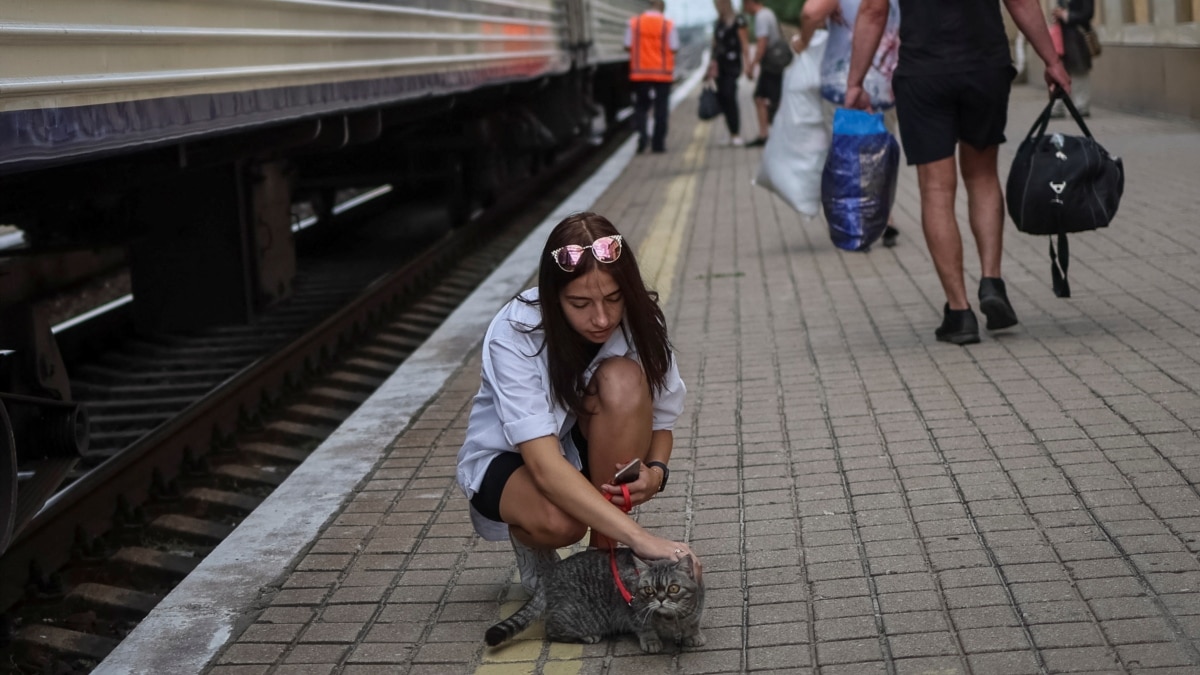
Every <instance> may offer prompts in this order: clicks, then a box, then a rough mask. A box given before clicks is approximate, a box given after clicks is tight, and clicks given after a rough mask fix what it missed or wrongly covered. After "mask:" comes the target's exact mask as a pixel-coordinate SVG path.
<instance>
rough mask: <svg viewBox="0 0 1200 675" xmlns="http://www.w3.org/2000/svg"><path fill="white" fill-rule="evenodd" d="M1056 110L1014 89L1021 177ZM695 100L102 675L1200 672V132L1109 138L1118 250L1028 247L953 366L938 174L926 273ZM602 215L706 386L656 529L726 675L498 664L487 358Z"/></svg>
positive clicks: (1120, 131) (515, 263)
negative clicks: (1059, 294)
mask: <svg viewBox="0 0 1200 675" xmlns="http://www.w3.org/2000/svg"><path fill="white" fill-rule="evenodd" d="M750 88H751V87H750V86H748V84H747V82H746V81H743V82H742V84H741V90H742V91H741V93H742V96H743V134H744V136H746V137H747V138H751V137H753V135H754V127H755V123H754V118H753V114H752V109H751V107H750V102H749V98H748V96H749V91H750ZM1043 97H1044V94H1042V93H1040V92H1039V91H1037V90H1036V89H1034V88H1032V87H1025V86H1018V87H1016V88H1015V89H1014V92H1013V97H1012V103H1011V110H1010V116H1009V143H1007V144H1006V145H1004V146H1003V149H1002V155H1001V177H1002V180H1003V177H1004V176H1006V175H1007V170H1008V164H1009V162H1010V161H1011V156H1012V153H1013V152H1014V151H1015V149H1016V145H1017V142H1018V141H1019V140H1020V138H1021V137H1023V136H1024V134H1025V132H1026V130H1027V129H1028V128H1029V125H1030V124H1031V123H1032V121H1033V119H1034V117H1035V116H1036V115H1037V113H1038V112H1039V111H1040V109H1041V106H1042V105H1043V102H1044V98H1043ZM695 103H696V101H695V93H694V92H693V93H692V94H691V95H690V97H688V98H686V99H685V100H683V102H682V104H681V105H680V106H679V107H677V108H676V110H675V112H674V113H673V116H672V119H671V129H670V136H669V140H668V152H667V153H666V154H646V155H635V154H634V151H633V145H632V141H631V142H630V144H628V145H626V146H625V147H623V148H622V150H621V151H619V152H618V153H617V155H616V156H615V157H614V158H613V159H612V160H610V162H609V163H608V164H607V165H605V167H604V168H603V169H601V171H600V173H599V174H597V176H596V177H595V178H593V179H592V181H590V182H589V183H588V184H587V185H585V186H584V187H583V188H581V191H580V192H579V193H577V194H576V195H574V196H573V197H572V198H571V199H569V200H568V202H567V203H564V205H563V207H562V209H560V211H559V212H558V213H556V214H554V215H552V216H551V218H549V219H548V221H547V223H548V224H546V225H543V227H542V228H541V229H539V230H538V231H537V232H535V233H534V234H533V235H532V236H531V237H530V239H529V240H528V241H526V242H525V244H524V245H522V247H521V248H520V249H519V250H518V251H517V252H515V253H514V254H513V257H512V258H510V259H509V260H508V261H506V262H505V264H504V265H503V266H502V267H501V268H500V269H499V270H498V271H497V272H496V274H495V275H494V276H493V277H492V278H491V279H490V280H489V281H488V282H487V283H485V284H484V286H483V287H482V288H481V289H480V290H479V291H478V292H477V293H476V294H475V295H473V296H472V297H471V299H470V300H468V302H467V304H465V305H464V306H463V307H462V308H461V309H460V310H459V311H458V312H456V313H455V315H454V316H453V317H451V319H450V321H448V322H447V324H446V325H444V326H443V327H442V329H440V330H439V332H438V333H437V334H435V335H434V337H433V338H431V340H430V341H429V343H427V344H426V345H425V346H424V347H422V348H421V350H420V351H418V352H417V353H416V354H414V355H413V357H412V358H410V360H409V361H408V362H406V363H405V364H404V365H403V366H401V368H400V369H399V370H398V371H397V373H396V374H395V376H393V377H392V378H391V380H389V381H388V383H387V384H386V385H385V386H384V388H383V389H382V390H381V391H380V392H379V393H378V394H377V395H376V396H375V397H374V398H373V399H372V400H371V401H370V402H368V403H367V404H366V405H365V406H364V408H363V409H361V410H360V411H359V412H358V413H356V414H355V416H354V417H352V418H351V419H350V420H348V421H347V422H346V424H345V425H344V426H343V427H342V428H341V429H340V430H339V431H338V432H337V433H336V434H335V435H334V436H333V437H331V438H330V439H329V441H327V442H326V443H325V445H323V446H322V447H321V448H320V449H318V451H317V453H316V454H315V455H314V457H313V459H312V460H310V462H309V463H306V464H305V465H304V466H302V467H301V468H300V469H298V470H297V472H296V473H295V474H293V476H292V477H291V478H290V479H289V481H288V482H287V483H285V484H284V486H283V487H282V488H280V489H279V490H278V491H277V492H276V493H275V494H274V495H272V497H271V498H270V499H269V500H268V501H267V502H266V503H265V504H264V505H263V507H262V508H261V509H260V510H259V511H256V512H255V514H253V515H252V516H251V517H250V518H248V519H247V520H246V521H245V522H244V523H243V524H242V526H241V527H240V528H239V529H238V531H237V532H235V534H234V536H233V537H231V538H230V539H229V540H227V541H226V542H225V543H224V544H222V545H221V547H220V548H218V550H217V551H216V552H214V553H213V554H212V555H211V556H210V557H209V558H207V559H206V560H205V562H204V563H203V564H202V565H201V567H200V568H199V569H198V570H197V573H196V575H194V576H192V577H189V579H188V580H186V581H185V582H184V584H183V585H181V586H180V587H179V589H177V590H176V592H174V593H172V595H171V596H169V597H168V598H167V600H166V601H165V602H164V603H162V605H160V607H159V608H158V609H157V610H155V612H154V613H153V614H152V615H151V616H150V617H149V618H147V619H146V621H144V622H143V623H142V624H141V625H140V626H139V627H138V629H137V630H136V631H135V632H134V633H133V634H132V635H131V636H130V638H129V639H127V640H126V641H125V642H124V643H122V645H121V647H119V648H118V650H117V651H116V652H114V653H113V654H112V655H111V656H110V657H109V659H108V660H106V661H105V662H104V663H103V664H101V665H100V667H99V668H98V669H97V670H96V672H99V673H190V672H203V673H208V674H211V675H260V674H273V675H282V674H289V675H300V674H305V675H310V674H311V675H318V674H319V675H324V674H326V673H345V674H346V675H367V674H370V673H389V674H391V673H404V674H409V675H418V674H420V675H424V674H427V673H428V674H433V673H437V674H444V673H479V674H480V675H507V674H516V673H547V674H555V675H560V674H561V675H565V674H568V673H570V674H575V673H584V674H599V673H639V674H647V673H739V672H747V671H763V672H777V673H822V674H825V675H835V674H843V673H845V674H858V673H893V674H903V675H907V674H917V673H924V674H936V675H951V674H954V673H964V674H965V673H979V674H983V673H995V674H998V675H1019V674H1024V673H1057V672H1088V673H1164V674H1165V673H1180V674H1183V673H1196V672H1200V562H1198V561H1197V552H1198V551H1200V491H1198V489H1197V485H1198V483H1200V438H1198V436H1197V432H1198V430H1200V334H1198V333H1200V262H1198V257H1197V253H1198V251H1200V228H1197V227H1196V225H1195V223H1196V220H1197V215H1196V212H1197V209H1198V207H1200V199H1198V193H1197V185H1198V183H1197V176H1200V128H1197V127H1195V126H1194V125H1188V124H1186V123H1179V122H1173V121H1166V120H1158V119H1150V118H1145V117H1135V116H1130V115H1125V114H1120V113H1116V112H1112V111H1107V110H1104V109H1095V110H1093V116H1092V117H1091V118H1090V119H1089V120H1088V123H1089V125H1090V126H1091V128H1092V130H1093V132H1094V134H1095V135H1096V137H1097V139H1098V140H1099V141H1100V142H1101V143H1103V144H1104V145H1105V146H1106V147H1107V148H1109V150H1111V151H1112V152H1114V153H1115V154H1117V155H1119V156H1121V157H1122V158H1123V159H1124V162H1125V167H1126V171H1127V183H1126V191H1125V197H1124V200H1123V202H1122V204H1121V209H1120V212H1119V214H1118V216H1117V218H1116V220H1115V222H1114V223H1113V224H1112V226H1111V227H1109V228H1108V229H1106V230H1103V231H1099V232H1092V233H1085V234H1081V235H1076V236H1072V239H1071V248H1072V259H1071V267H1070V275H1071V281H1072V286H1073V292H1074V297H1072V298H1070V299H1059V298H1056V297H1055V296H1054V294H1053V292H1052V290H1051V287H1050V269H1049V267H1050V264H1049V260H1048V255H1047V251H1046V240H1045V238H1035V237H1029V236H1026V235H1023V234H1020V233H1018V232H1016V230H1015V228H1013V227H1012V226H1011V225H1009V229H1008V230H1007V232H1006V241H1005V258H1004V276H1005V278H1006V280H1007V283H1008V288H1009V293H1010V296H1011V298H1012V301H1013V305H1014V307H1015V309H1016V312H1017V314H1018V316H1019V317H1020V321H1021V323H1020V325H1019V326H1017V327H1016V328H1014V329H1011V330H1008V331H1005V332H1003V333H999V334H996V335H988V334H986V332H985V334H984V335H983V342H982V343H981V344H977V345H971V346H968V347H958V346H954V345H949V344H943V343H939V342H936V341H935V340H934V335H933V330H934V328H935V327H936V326H937V325H938V323H939V322H940V319H941V308H942V303H943V296H942V293H941V289H940V286H939V284H938V281H937V278H936V276H935V274H934V269H933V264H932V262H931V260H930V257H929V254H928V251H927V250H926V247H925V244H924V240H923V237H922V234H921V228H920V205H919V199H918V194H917V188H916V173H915V171H914V169H912V168H911V167H904V166H902V168H901V173H900V176H901V179H900V188H899V191H898V195H897V203H896V207H895V219H896V222H897V226H898V227H899V229H900V230H901V235H900V238H899V243H898V245H897V246H896V247H894V248H882V247H878V246H877V247H876V248H875V249H874V250H871V251H870V252H867V253H847V252H842V251H839V250H837V249H835V248H834V247H833V245H832V244H831V243H830V241H829V237H828V234H827V231H826V226H825V224H824V222H823V221H822V220H821V219H819V218H818V219H815V220H811V221H810V220H806V219H804V218H802V217H801V216H799V215H798V214H796V213H795V212H793V211H792V210H791V209H790V208H789V207H788V206H787V205H786V204H785V203H784V202H783V201H782V200H781V199H779V198H777V197H776V196H774V195H772V194H770V193H768V192H766V191H765V190H763V189H761V188H759V187H755V186H754V185H752V184H751V179H752V178H753V177H754V176H755V174H756V173H757V168H758V164H759V160H760V157H761V151H760V150H757V149H744V148H737V147H729V146H727V145H724V144H723V142H724V140H725V139H726V133H725V130H724V128H723V124H722V122H721V121H720V120H717V121H715V122H709V123H703V122H698V121H697V119H696V115H695ZM1054 124H1055V128H1059V127H1061V128H1062V129H1064V130H1067V129H1069V128H1070V127H1068V126H1067V124H1066V123H1065V122H1055V123H1054ZM959 193H960V194H959V197H960V201H959V219H960V224H961V227H962V229H963V233H964V242H965V244H966V247H967V249H966V252H965V253H966V255H965V259H966V265H967V270H968V288H969V289H974V288H975V287H976V285H977V282H978V275H979V269H978V258H977V256H976V255H975V254H974V251H973V249H972V247H971V242H972V241H973V240H972V239H971V237H970V234H969V231H968V228H967V218H966V209H967V205H966V200H965V197H964V195H963V194H962V190H961V188H960V191H959ZM583 209H588V210H594V211H597V212H599V213H602V214H604V215H606V216H607V217H608V218H609V219H611V220H612V221H613V222H614V223H615V224H616V225H617V227H618V228H619V229H620V230H621V231H622V232H623V233H624V234H625V235H626V236H627V238H628V239H629V241H630V242H632V244H633V246H634V247H635V251H636V252H637V254H638V257H639V260H640V262H641V264H642V268H643V273H644V275H645V276H646V278H647V279H648V282H649V283H650V285H652V286H653V287H654V288H656V289H657V290H658V291H659V293H660V295H661V298H662V301H663V304H664V309H665V312H666V316H667V318H668V322H669V329H670V334H671V339H672V341H673V342H674V345H675V347H676V353H677V356H678V361H679V365H680V369H681V372H682V375H683V378H684V380H685V382H686V383H687V385H688V400H687V405H686V409H685V412H684V414H683V416H682V417H681V418H680V420H679V423H678V425H677V427H676V429H675V450H674V454H673V457H672V460H671V469H672V474H671V482H670V485H669V487H668V489H667V491H666V492H665V493H663V494H662V495H661V496H660V497H658V498H656V499H654V500H652V501H651V502H649V503H647V504H646V505H643V506H642V507H639V509H637V510H636V511H635V515H636V517H637V518H638V519H639V521H640V522H641V523H642V524H643V525H645V526H646V527H648V528H651V529H652V530H653V531H654V532H656V533H660V534H662V535H663V536H666V537H671V538H678V539H682V540H686V541H688V542H689V543H690V544H691V545H692V546H693V548H694V550H695V551H696V552H697V553H698V554H699V555H700V556H701V557H702V559H703V561H704V565H705V582H706V587H707V600H706V606H705V611H704V619H703V628H704V633H705V635H706V638H707V644H706V645H705V646H704V647H702V648H698V649H688V650H683V651H669V652H668V653H665V654H662V655H644V654H642V653H641V652H640V650H639V649H638V646H637V643H636V640H635V639H634V638H632V637H631V636H626V637H622V638H618V639H613V640H611V641H607V642H603V643H600V644H597V645H586V646H585V645H571V644H552V643H549V642H546V641H545V640H544V639H543V638H542V636H541V635H540V634H538V633H537V631H536V629H534V630H531V631H529V632H527V633H526V634H523V635H522V636H520V637H521V639H519V640H517V641H516V642H514V643H511V644H510V645H508V646H504V647H501V648H496V649H491V648H486V647H485V645H484V641H483V635H484V631H485V629H486V628H487V627H488V626H489V625H490V624H492V623H493V622H495V621H497V620H499V619H500V618H501V617H502V616H504V615H506V614H507V613H509V612H511V611H512V610H513V609H515V607H517V606H519V604H520V603H521V602H522V601H523V599H524V598H525V594H524V591H522V590H521V588H520V586H519V584H518V583H516V582H517V576H516V567H515V562H514V559H513V555H512V552H511V550H510V548H509V545H508V543H507V542H503V543H489V542H485V541H483V540H481V539H479V538H478V537H476V536H475V535H474V532H473V530H472V528H471V525H470V522H469V519H468V515H467V503H466V500H465V499H464V498H463V496H462V494H461V493H460V491H459V489H458V487H457V485H456V484H455V480H454V467H455V454H456V452H457V450H458V447H459V445H460V443H461V442H462V440H463V437H464V432H465V428H466V420H467V415H468V412H469V410H470V404H471V398H472V396H473V395H474V393H475V391H476V389H477V387H478V385H479V368H480V360H479V345H480V340H481V338H482V336H483V331H484V328H485V327H486V325H487V323H488V321H489V320H490V319H491V317H492V316H493V314H494V312H495V311H496V309H498V308H499V307H500V306H501V305H502V304H503V303H504V302H505V301H506V300H507V299H509V298H510V297H511V296H512V295H513V294H514V293H515V292H517V291H519V290H521V289H522V288H524V287H527V286H530V285H532V278H533V275H534V272H535V268H536V265H537V257H538V255H539V253H540V250H541V246H542V242H543V241H544V239H545V235H546V233H547V232H548V231H549V227H552V226H553V224H554V223H556V222H557V221H558V220H559V219H561V217H563V216H564V215H566V214H567V213H570V212H572V211H577V210H583Z"/></svg>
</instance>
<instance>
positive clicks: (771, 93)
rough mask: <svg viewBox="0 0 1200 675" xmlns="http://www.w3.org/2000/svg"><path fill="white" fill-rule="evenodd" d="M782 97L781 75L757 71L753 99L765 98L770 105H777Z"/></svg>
mask: <svg viewBox="0 0 1200 675" xmlns="http://www.w3.org/2000/svg"><path fill="white" fill-rule="evenodd" d="M782 97H783V73H767V72H763V71H762V70H759V71H758V82H757V83H756V84H755V85H754V98H765V99H767V100H768V101H770V102H771V105H779V99H780V98H782Z"/></svg>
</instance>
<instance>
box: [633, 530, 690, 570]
mask: <svg viewBox="0 0 1200 675" xmlns="http://www.w3.org/2000/svg"><path fill="white" fill-rule="evenodd" d="M646 537H647V538H646V540H645V541H638V542H634V543H633V545H631V546H630V548H632V549H633V552H634V554H635V555H637V557H639V558H641V559H642V560H682V559H683V557H684V556H691V558H692V569H693V571H694V572H695V574H696V581H700V580H701V578H702V576H703V573H704V569H703V565H701V564H700V558H699V557H697V556H696V554H695V553H694V552H693V551H692V549H691V547H690V546H688V545H687V544H685V543H683V542H681V541H671V540H670V539H663V538H662V537H656V536H654V535H652V534H650V533H648V532H647V533H646Z"/></svg>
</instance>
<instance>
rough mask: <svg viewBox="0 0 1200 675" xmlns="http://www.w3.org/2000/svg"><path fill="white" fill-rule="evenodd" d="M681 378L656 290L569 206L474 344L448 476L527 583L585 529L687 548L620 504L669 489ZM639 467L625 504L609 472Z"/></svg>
mask: <svg viewBox="0 0 1200 675" xmlns="http://www.w3.org/2000/svg"><path fill="white" fill-rule="evenodd" d="M684 392H685V389H684V385H683V381H682V380H681V379H680V377H679V371H678V368H677V367H676V364H675V358H674V355H673V353H672V351H671V345H670V342H669V341H668V339H667V329H666V322H665V320H664V318H663V313H662V310H661V309H660V308H659V306H658V302H657V294H655V293H653V292H651V291H649V290H647V289H646V286H645V283H644V282H643V281H642V276H641V272H640V271H639V270H638V266H637V261H636V260H635V258H634V255H633V251H632V250H631V249H630V248H629V247H628V245H627V243H626V242H625V241H623V239H622V237H621V234H620V233H619V232H617V229H616V228H615V227H613V225H612V223H610V222H609V221H608V220H607V219H605V218H604V217H603V216H599V215H596V214H594V213H581V214H575V215H572V216H569V217H568V218H566V219H565V220H563V221H562V222H561V223H559V224H558V225H557V226H556V227H555V228H554V230H553V231H552V232H551V233H550V236H549V238H548V239H547V241H546V245H545V249H544V251H543V253H542V256H541V262H540V265H539V268H538V284H537V288H532V289H529V290H527V291H525V292H523V293H521V294H520V295H518V296H517V297H516V298H514V299H513V300H511V301H510V302H509V303H508V304H507V305H505V306H504V307H503V308H502V309H501V310H500V312H499V313H498V314H497V315H496V317H495V318H494V319H493V320H492V323H491V325H490V326H489V327H488V330H487V334H486V336H485V337H484V341H483V368H482V384H481V385H480V388H479V393H478V394H476V396H475V400H474V404H473V406H472V409H471V415H470V420H469V422H468V427H467V436H466V441H465V442H464V444H463V446H462V449H461V450H460V451H459V453H458V482H459V485H460V486H461V487H462V489H463V491H464V493H465V494H466V495H467V498H468V499H469V500H470V504H471V520H472V522H473V523H474V525H475V530H476V531H477V532H478V533H479V534H480V536H482V537H483V538H485V539H489V540H492V541H498V540H502V539H504V537H505V535H506V534H507V536H508V538H509V539H510V540H511V542H512V546H513V550H514V552H515V553H516V557H517V567H518V569H519V570H520V573H521V584H522V585H523V586H524V587H525V588H526V589H527V590H529V591H531V592H532V591H533V590H534V589H536V588H537V585H538V578H539V576H540V574H543V573H544V572H545V570H546V569H547V568H546V566H547V565H552V564H554V563H555V562H557V560H558V557H557V555H556V553H555V549H557V548H560V547H563V546H569V545H571V544H573V543H575V542H577V541H579V540H580V539H582V538H583V536H584V535H585V533H586V532H587V530H588V529H589V528H590V529H591V532H592V536H591V541H590V544H591V545H592V546H597V547H608V546H609V545H610V544H611V543H613V542H616V543H621V544H625V545H626V546H629V547H630V548H632V549H633V552H634V553H635V554H637V555H638V556H639V557H641V558H644V559H646V560H656V559H679V558H681V557H682V556H685V555H692V553H691V549H690V548H689V547H688V546H687V545H686V544H684V543H681V542H675V541H670V540H667V539H663V538H662V537H657V536H654V535H652V534H650V533H649V532H647V531H646V530H645V529H643V528H642V527H641V526H640V525H638V523H637V522H636V521H634V520H633V519H632V518H630V517H629V516H628V515H627V514H626V513H625V512H626V511H628V510H629V508H631V507H633V506H636V505H638V504H642V503H644V502H646V501H649V500H650V499H653V498H654V497H655V495H657V494H658V493H659V492H660V491H661V490H663V489H664V488H666V486H667V478H668V475H669V469H668V464H669V462H670V459H671V446H672V434H671V428H672V426H673V425H674V423H675V420H676V418H677V417H678V416H679V414H680V412H681V411H682V409H683V399H684ZM633 459H640V460H641V469H640V471H639V473H638V475H637V477H636V479H635V480H633V481H632V482H630V483H627V484H625V485H624V486H623V487H626V488H628V490H629V500H628V502H629V503H627V502H626V498H625V496H624V493H623V491H622V489H621V488H622V486H617V485H613V477H614V473H615V472H616V470H617V469H618V468H620V467H623V466H625V465H626V464H627V463H629V462H630V461H631V460H633Z"/></svg>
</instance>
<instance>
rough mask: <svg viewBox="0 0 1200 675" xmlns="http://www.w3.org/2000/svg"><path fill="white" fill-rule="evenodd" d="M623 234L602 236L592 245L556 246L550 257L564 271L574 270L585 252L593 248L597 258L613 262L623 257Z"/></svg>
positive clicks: (603, 261) (601, 260)
mask: <svg viewBox="0 0 1200 675" xmlns="http://www.w3.org/2000/svg"><path fill="white" fill-rule="evenodd" d="M621 248H622V246H621V235H619V234H612V235H609V236H607V237H600V238H599V239H597V240H596V241H593V242H592V243H591V245H590V246H580V245H579V244H567V245H566V246H563V247H562V248H556V249H554V250H553V251H550V257H551V258H552V259H553V260H554V262H555V264H557V265H558V268H559V269H560V270H562V271H564V272H574V271H575V268H576V267H578V266H579V260H580V259H581V258H583V252H584V251H586V250H588V249H591V250H592V255H593V256H595V257H596V260H598V261H600V262H602V263H605V264H607V263H613V262H616V261H617V258H620V257H621Z"/></svg>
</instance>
